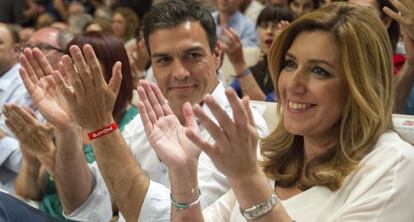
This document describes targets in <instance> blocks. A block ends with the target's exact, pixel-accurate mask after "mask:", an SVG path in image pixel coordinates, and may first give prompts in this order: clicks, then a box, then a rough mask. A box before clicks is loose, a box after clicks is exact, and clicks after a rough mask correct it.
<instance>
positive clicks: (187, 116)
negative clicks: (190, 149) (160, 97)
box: [183, 102, 198, 132]
mask: <svg viewBox="0 0 414 222" xmlns="http://www.w3.org/2000/svg"><path fill="white" fill-rule="evenodd" d="M183 116H184V120H185V125H186V127H187V128H188V129H190V130H191V131H193V132H198V125H197V122H196V120H195V116H194V113H193V108H192V107H191V103H190V102H186V103H184V105H183Z"/></svg>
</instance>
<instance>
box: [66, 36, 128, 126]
mask: <svg viewBox="0 0 414 222" xmlns="http://www.w3.org/2000/svg"><path fill="white" fill-rule="evenodd" d="M85 44H90V45H91V46H92V48H93V50H94V51H95V54H96V57H98V60H99V62H100V64H101V67H102V71H103V74H104V78H105V80H106V82H107V83H108V82H109V80H110V79H111V77H112V67H113V65H114V64H115V62H117V61H120V62H121V63H122V70H121V71H122V82H121V87H120V89H119V93H118V97H117V99H116V102H115V105H114V109H113V111H112V115H113V117H114V119H115V121H116V122H117V123H119V121H121V119H122V117H123V115H124V113H125V111H126V108H127V106H128V104H129V103H130V101H131V99H132V89H133V86H132V76H131V68H130V65H129V60H128V55H127V52H126V50H125V47H124V44H123V43H122V42H121V41H120V40H119V39H118V38H117V37H116V36H115V35H113V34H111V33H108V32H95V31H94V32H84V33H80V34H78V35H76V36H75V37H74V38H73V39H72V41H70V42H69V44H68V46H67V47H66V50H65V52H66V54H69V48H70V46H72V45H77V46H79V47H83V45H85Z"/></svg>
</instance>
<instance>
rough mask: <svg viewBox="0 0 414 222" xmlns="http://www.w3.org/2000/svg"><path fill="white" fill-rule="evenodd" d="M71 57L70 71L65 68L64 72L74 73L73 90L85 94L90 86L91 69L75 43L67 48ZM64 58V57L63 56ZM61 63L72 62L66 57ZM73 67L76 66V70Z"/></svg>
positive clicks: (68, 63) (67, 63)
mask: <svg viewBox="0 0 414 222" xmlns="http://www.w3.org/2000/svg"><path fill="white" fill-rule="evenodd" d="M69 51H70V55H71V58H72V60H73V65H74V66H72V69H69V70H72V72H68V70H66V69H65V71H66V73H67V74H69V75H74V79H75V83H74V84H73V86H74V87H75V90H76V91H77V92H78V91H79V92H81V93H82V94H84V95H86V94H87V89H90V88H91V87H92V82H91V78H92V77H91V71H90V69H89V67H88V65H87V64H86V61H85V58H84V56H83V55H82V51H81V50H80V48H79V47H78V46H76V45H72V46H71V47H70V49H69ZM64 58H66V57H64ZM62 61H63V64H64V65H65V66H66V65H69V66H70V65H72V62H71V61H70V62H69V60H68V59H65V60H63V58H62ZM74 68H76V72H73V70H74Z"/></svg>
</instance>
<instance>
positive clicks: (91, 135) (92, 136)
mask: <svg viewBox="0 0 414 222" xmlns="http://www.w3.org/2000/svg"><path fill="white" fill-rule="evenodd" d="M116 129H118V125H116V123H115V122H113V123H111V125H109V126H105V127H104V128H102V129H98V130H96V131H93V132H90V133H88V137H89V139H90V140H94V139H96V138H99V137H101V136H105V135H106V134H109V133H111V132H113V131H115V130H116Z"/></svg>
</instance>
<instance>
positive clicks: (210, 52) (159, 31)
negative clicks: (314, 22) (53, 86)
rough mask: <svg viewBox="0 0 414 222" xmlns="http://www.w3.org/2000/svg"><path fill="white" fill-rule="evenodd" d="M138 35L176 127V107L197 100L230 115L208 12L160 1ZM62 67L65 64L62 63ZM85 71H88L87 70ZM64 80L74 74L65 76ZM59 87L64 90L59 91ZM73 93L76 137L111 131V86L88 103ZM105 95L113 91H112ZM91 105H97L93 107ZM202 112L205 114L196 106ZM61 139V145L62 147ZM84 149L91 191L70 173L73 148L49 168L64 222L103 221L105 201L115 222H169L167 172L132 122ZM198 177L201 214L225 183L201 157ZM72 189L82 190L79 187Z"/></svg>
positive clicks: (93, 92) (261, 125)
mask: <svg viewBox="0 0 414 222" xmlns="http://www.w3.org/2000/svg"><path fill="white" fill-rule="evenodd" d="M143 27H144V38H145V42H146V44H147V48H148V49H149V52H150V56H151V62H152V67H153V70H154V77H155V79H156V81H157V84H158V87H159V88H160V90H161V92H162V94H163V95H164V96H165V98H166V99H167V101H168V104H169V106H170V107H171V109H172V111H173V113H174V114H175V115H176V116H177V117H178V119H179V120H180V122H181V123H182V124H184V117H183V112H182V106H183V104H184V103H185V102H187V101H190V102H191V103H192V104H197V103H198V104H201V103H202V99H203V97H204V96H205V95H206V94H209V93H210V94H212V96H213V97H214V98H215V99H216V100H218V101H219V104H220V105H221V106H222V107H223V108H224V109H225V110H226V112H230V110H231V108H230V106H229V103H228V101H227V100H226V99H225V98H226V96H225V94H224V87H223V85H222V84H221V83H220V82H219V81H218V79H217V69H218V67H219V63H220V53H221V52H220V46H219V45H217V44H216V42H217V36H216V27H215V24H214V20H213V17H212V16H211V14H210V13H209V12H208V10H206V9H205V8H204V7H203V6H201V5H200V4H199V3H196V2H193V1H181V0H171V1H166V2H164V3H160V4H157V5H155V6H154V7H153V8H152V9H151V10H150V12H148V14H147V15H146V16H145V19H144V21H143ZM72 52H73V53H72V60H73V61H74V64H75V66H76V67H78V66H77V64H78V65H80V64H81V63H82V64H83V62H82V61H83V59H84V58H83V57H82V56H80V55H81V50H80V49H78V48H72ZM83 53H84V55H85V57H86V60H87V61H91V60H92V59H91V58H89V59H88V48H87V47H86V48H85V47H84V50H83ZM63 61H64V63H65V58H64V59H63ZM88 63H89V64H88V65H89V66H90V67H91V69H92V67H93V64H92V63H90V62H88ZM66 65H68V66H67V68H66V69H65V70H70V65H71V64H69V61H68V63H66V64H65V66H66ZM80 66H83V65H80ZM80 66H79V67H80ZM79 69H80V68H78V69H77V70H79ZM73 70H75V69H73ZM74 73H75V72H74ZM67 75H68V76H71V75H74V76H75V75H82V74H76V73H75V74H71V72H67ZM92 75H93V76H95V74H92ZM114 76H115V77H113V80H111V82H113V83H114V82H116V75H115V74H114ZM87 81H91V80H90V79H88V78H86V79H83V80H82V84H80V85H78V86H79V87H81V85H88V84H89V83H88V82H87ZM60 87H61V89H62V88H63V90H65V86H62V85H60ZM74 87H75V89H74V90H73V94H74V95H75V96H76V98H77V100H78V99H79V101H77V102H75V101H73V100H71V99H70V97H69V96H67V97H66V98H67V99H66V101H67V102H68V105H69V107H71V109H73V110H77V112H74V111H70V114H71V115H72V116H73V117H74V119H75V120H76V122H77V123H78V124H79V125H80V126H81V127H82V128H83V129H88V131H89V132H94V131H95V132H96V130H99V129H103V128H106V127H107V126H108V124H109V125H110V124H111V123H113V118H112V116H111V112H112V110H111V107H112V106H111V105H108V104H110V101H111V98H112V96H111V95H113V92H111V90H110V88H111V87H113V85H111V84H110V85H109V87H108V86H106V87H100V88H96V89H95V88H94V87H88V95H89V96H85V97H83V96H79V95H76V94H77V93H78V92H81V89H80V88H79V90H78V89H77V88H76V87H77V86H74ZM112 90H113V91H116V89H114V88H112ZM98 97H99V98H102V99H99V100H95V99H93V98H98ZM82 104H84V105H82ZM86 104H88V105H87V106H85V105H86ZM203 109H206V110H207V109H208V108H207V107H205V106H203ZM96 112H99V113H96ZM254 117H255V119H256V124H257V128H258V130H259V135H261V136H264V135H265V134H266V133H267V126H266V123H265V122H264V120H263V118H262V117H261V116H260V115H259V114H258V113H257V112H254ZM69 134H70V133H68V134H65V137H64V138H63V139H65V138H66V139H67V140H68V143H70V141H69V140H70V139H69V138H70V136H68V135H69ZM201 135H203V137H204V138H210V136H209V135H208V133H207V131H206V130H204V129H201ZM91 142H92V146H93V149H94V154H95V157H96V162H97V165H96V164H94V165H92V166H90V168H89V169H90V172H92V179H93V184H92V182H91V181H90V182H88V180H90V177H89V176H88V175H87V172H85V168H84V167H80V168H81V169H79V168H73V167H72V166H80V165H86V163H85V162H84V161H80V159H79V158H76V156H79V155H78V154H76V153H75V152H73V151H72V152H70V151H69V150H73V147H71V146H70V145H67V144H66V143H65V142H63V141H61V142H60V143H61V144H63V145H64V146H62V147H61V148H60V150H61V151H60V153H59V148H58V153H57V155H56V158H57V159H56V163H61V164H62V165H61V167H62V168H61V167H58V166H56V170H57V171H56V172H55V175H56V177H55V181H56V184H57V186H58V190H59V191H60V197H61V200H62V203H63V205H64V209H65V213H66V216H67V217H68V219H72V220H76V221H92V220H93V221H107V220H108V219H110V217H111V216H112V211H111V209H112V208H111V200H112V201H113V202H114V203H115V205H116V206H117V207H118V209H119V210H120V211H121V216H120V220H121V221H123V220H125V219H126V220H127V221H138V220H139V221H170V207H171V203H170V197H169V195H168V193H165V192H160V191H161V190H165V189H169V186H170V185H169V180H168V172H167V167H166V166H165V165H164V164H163V163H162V162H160V160H159V159H158V157H157V155H156V153H155V152H154V150H152V148H151V146H150V144H149V142H148V140H147V138H146V136H145V134H144V129H143V125H142V122H141V120H140V119H139V117H138V118H135V119H134V120H133V121H132V122H131V123H130V124H129V125H128V126H127V127H126V129H125V131H124V134H123V136H122V135H121V134H120V132H119V131H117V130H115V131H112V132H110V133H108V134H105V135H104V136H101V137H99V138H96V139H93V140H92V141H91ZM64 150H67V151H64ZM131 154H132V155H131ZM98 166H99V169H98ZM76 170H79V171H77V172H76ZM65 174H66V175H65ZM68 174H70V175H86V176H79V177H77V180H76V181H75V180H73V179H72V178H70V177H68V176H67V175H68ZM101 174H102V175H101ZM198 175H199V181H200V183H199V187H200V190H201V192H202V193H203V197H202V200H201V202H202V206H203V207H207V206H208V205H210V204H211V203H213V202H214V201H215V200H216V199H217V198H218V197H220V196H221V195H222V194H223V193H224V192H226V190H228V189H229V185H228V184H227V180H226V178H225V177H224V176H223V175H222V174H221V173H220V172H219V171H218V170H217V169H216V168H215V167H214V165H213V163H212V162H211V160H210V159H209V158H208V157H207V156H206V155H205V154H202V155H201V157H200V160H199V163H198ZM80 180H81V181H80ZM85 180H86V182H85ZM79 183H81V184H87V186H86V187H81V186H79ZM90 184H92V186H91V185H90ZM105 184H106V186H105ZM74 187H77V188H76V189H74ZM79 189H82V190H79ZM108 191H109V192H108ZM124 218H125V219H124Z"/></svg>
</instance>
